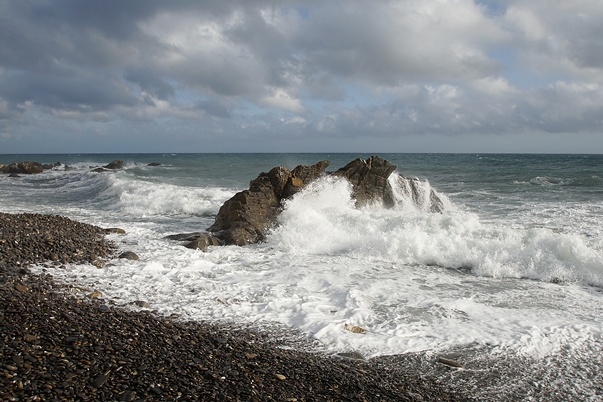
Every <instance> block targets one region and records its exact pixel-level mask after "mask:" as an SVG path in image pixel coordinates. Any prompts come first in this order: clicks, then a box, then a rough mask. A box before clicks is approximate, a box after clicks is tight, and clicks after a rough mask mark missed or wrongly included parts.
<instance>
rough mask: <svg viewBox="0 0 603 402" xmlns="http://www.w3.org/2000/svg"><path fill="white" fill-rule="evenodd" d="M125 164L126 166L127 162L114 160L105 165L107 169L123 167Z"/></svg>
mask: <svg viewBox="0 0 603 402" xmlns="http://www.w3.org/2000/svg"><path fill="white" fill-rule="evenodd" d="M125 166H126V164H125V163H124V161H121V160H114V161H113V162H111V163H109V164H108V165H105V166H103V167H104V168H105V169H111V170H115V169H123V168H124V167H125Z"/></svg>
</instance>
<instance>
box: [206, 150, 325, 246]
mask: <svg viewBox="0 0 603 402" xmlns="http://www.w3.org/2000/svg"><path fill="white" fill-rule="evenodd" d="M327 166H329V162H328V161H321V162H319V163H317V164H315V165H312V166H298V167H296V168H295V169H294V170H293V171H289V170H288V169H287V168H284V167H276V168H273V169H272V170H270V172H268V173H260V175H259V176H258V177H257V178H256V179H254V180H252V181H251V183H250V184H249V189H248V190H244V191H241V192H239V193H237V194H235V195H234V196H233V197H232V198H231V199H229V200H228V201H226V202H225V203H224V204H223V205H222V207H221V208H220V210H219V211H218V215H217V216H216V220H215V222H214V224H213V225H212V226H211V227H210V228H209V229H208V230H209V231H210V232H211V233H212V235H214V236H215V237H216V238H218V239H220V240H222V242H223V243H224V244H234V245H238V246H242V245H245V244H250V243H257V242H259V241H262V240H263V239H264V236H265V235H266V232H267V231H268V230H269V229H270V228H271V227H272V226H273V225H274V223H275V221H276V217H277V215H278V213H279V212H280V210H281V207H282V201H283V200H284V199H286V198H288V197H290V196H291V195H293V194H295V193H296V192H297V191H299V189H301V188H302V187H304V186H305V185H307V184H308V183H310V182H311V181H312V180H315V179H316V178H317V177H319V176H320V175H321V174H323V173H324V171H325V169H326V168H327Z"/></svg>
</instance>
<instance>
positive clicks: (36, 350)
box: [0, 213, 471, 401]
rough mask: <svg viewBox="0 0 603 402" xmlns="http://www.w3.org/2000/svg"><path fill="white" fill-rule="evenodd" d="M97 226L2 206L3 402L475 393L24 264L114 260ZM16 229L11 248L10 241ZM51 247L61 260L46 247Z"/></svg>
mask: <svg viewBox="0 0 603 402" xmlns="http://www.w3.org/2000/svg"><path fill="white" fill-rule="evenodd" d="M59 226H60V227H59ZM49 232H52V233H51V234H52V236H50V237H49V236H48V234H49ZM102 233H104V230H103V229H100V228H97V227H94V226H91V225H86V224H82V223H79V222H75V221H71V220H69V219H67V218H63V217H60V216H54V215H38V214H18V215H12V214H4V213H0V244H2V245H3V247H2V252H1V253H0V322H1V324H0V329H1V332H2V334H3V336H2V338H1V339H0V342H1V346H2V356H1V359H2V368H1V370H0V378H1V382H0V397H1V398H2V399H3V400H54V399H56V400H121V401H134V400H143V401H144V400H147V401H151V400H242V401H247V400H251V401H265V400H288V401H304V400H336V401H339V400H356V401H363V400H366V401H389V400H391V401H421V400H425V401H465V400H471V398H470V397H469V396H467V395H463V394H462V393H460V392H459V393H456V392H454V390H451V389H448V388H446V386H445V385H444V384H440V383H438V382H436V381H435V380H433V379H427V378H424V377H423V376H422V375H421V371H420V370H419V368H418V367H412V366H410V367H409V366H404V365H395V364H390V365H388V364H384V363H383V361H381V360H382V359H371V360H353V359H344V358H339V357H333V356H327V355H322V354H319V353H312V352H307V351H301V350H297V349H292V348H282V347H280V346H281V345H280V344H278V342H277V341H275V339H273V338H271V337H270V335H268V334H265V333H262V332H260V331H254V330H241V329H233V328H227V327H225V326H220V325H216V324H212V323H197V322H180V321H177V320H171V319H169V318H165V317H159V316H156V315H154V314H152V313H150V312H138V311H128V310H125V309H121V308H117V307H115V306H113V305H112V304H111V302H110V300H104V299H102V295H97V297H96V298H91V297H89V296H90V294H88V296H84V297H82V296H79V297H78V296H76V295H74V294H73V293H72V291H73V290H74V289H73V287H69V286H67V285H62V284H59V283H57V282H55V281H54V280H53V278H52V277H51V276H50V275H48V274H44V273H42V274H35V273H33V272H32V271H30V270H29V269H28V268H27V266H28V265H30V264H41V263H43V262H44V263H51V262H50V260H55V264H66V263H74V262H81V261H89V262H93V261H96V260H97V259H99V258H101V259H102V258H109V257H111V256H112V253H113V251H114V249H113V247H111V245H110V244H109V243H108V242H107V241H106V240H105V239H104V237H103V236H102V235H99V234H102ZM14 236H19V239H18V241H19V242H20V243H19V245H18V247H16V246H15V247H12V246H11V247H8V246H7V245H8V244H14V242H15V238H14ZM10 242H13V243H10ZM51 246H52V247H51ZM55 246H56V247H58V248H57V250H58V252H60V255H56V256H54V255H53V254H48V255H47V254H46V253H44V252H42V251H44V250H51V251H52V250H55V249H54V248H53V247H55ZM14 249H18V250H20V251H19V253H18V254H15V253H13V252H11V250H14ZM53 252H55V253H56V252H57V251H53ZM15 255H17V257H18V258H16V257H15ZM49 256H50V257H49ZM55 257H56V258H55ZM75 290H76V293H77V289H75ZM79 293H80V294H81V293H82V292H81V291H80V292H79ZM385 361H387V360H385Z"/></svg>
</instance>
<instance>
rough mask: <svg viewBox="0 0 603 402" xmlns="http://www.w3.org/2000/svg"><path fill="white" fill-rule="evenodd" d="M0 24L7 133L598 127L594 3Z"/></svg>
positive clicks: (96, 11)
mask: <svg viewBox="0 0 603 402" xmlns="http://www.w3.org/2000/svg"><path fill="white" fill-rule="evenodd" d="M0 15H1V16H0V19H1V20H0V22H1V23H0V121H1V123H0V138H4V139H6V138H15V137H16V136H21V137H23V138H28V136H29V135H30V133H33V132H39V131H40V130H41V127H39V126H37V124H39V123H36V122H41V121H45V123H46V127H54V126H57V127H58V126H62V123H60V122H64V123H65V122H69V121H71V122H72V123H73V125H74V126H73V127H74V132H77V128H76V126H77V124H83V123H86V122H87V123H88V124H92V125H95V124H97V123H98V124H101V123H102V124H106V122H107V121H111V122H112V127H113V129H114V130H115V132H117V131H120V130H119V129H118V127H120V125H123V126H124V127H125V126H128V127H130V128H131V127H137V126H138V125H139V124H142V123H143V122H146V123H149V122H153V123H154V124H161V123H160V121H161V118H168V119H169V120H170V121H171V126H170V128H173V127H180V128H181V130H183V132H182V134H181V135H183V136H187V138H195V135H193V134H192V133H198V132H204V133H211V132H215V133H219V134H220V136H227V137H229V138H242V139H245V138H254V139H255V140H257V139H258V138H265V139H266V141H268V139H269V138H272V139H273V140H274V139H278V140H279V141H284V139H283V138H287V137H288V138H291V139H292V140H293V139H295V141H298V140H299V141H302V139H303V138H314V139H318V138H320V139H321V141H322V140H324V139H328V138H332V139H333V144H336V143H337V141H338V140H339V139H341V138H362V137H371V136H373V137H374V136H379V137H382V138H397V137H403V136H408V135H431V134H442V135H459V136H461V135H463V134H467V133H472V134H480V133H482V134H487V133H498V134H501V135H503V134H513V133H518V132H522V131H523V132H549V133H562V132H567V133H572V132H581V131H582V132H597V131H601V130H602V129H603V123H602V122H601V117H600V115H601V111H602V109H603V89H602V88H603V71H602V69H603V56H602V55H603V48H602V46H603V45H602V44H601V41H600V40H599V39H600V38H601V36H602V35H603V28H602V27H601V24H600V21H601V19H602V18H603V4H600V2H597V1H594V0H592V1H583V2H556V3H555V5H554V6H551V3H550V2H549V1H547V0H534V1H531V2H523V1H519V0H517V1H515V0H513V1H508V2H502V1H497V0H480V1H476V2H474V1H470V0H460V1H435V0H410V1H404V2H391V1H385V0H377V1H368V0H360V1H355V2H344V1H333V2H319V1H294V0H291V1H280V2H275V1H267V0H247V1H243V0H238V1H229V2H225V1H218V0H212V1H210V0H207V1H201V2H200V1H192V0H190V1H178V2H164V1H158V0H144V1H143V0H131V1H127V2H123V1H117V0H103V1H100V0H90V1H85V2H82V1H79V0H58V1H54V2H52V3H47V2H44V1H37V0H25V1H16V0H12V1H11V0H9V1H5V2H3V3H1V4H0ZM34 114H35V115H36V116H37V118H36V119H33V118H31V117H32V116H33V115H34ZM175 121H178V122H180V123H179V124H174V122H175ZM130 122H132V123H133V124H134V126H130ZM97 128H98V127H97ZM141 130H143V131H144V129H142V128H141ZM187 130H188V131H187ZM82 131H84V130H82ZM92 131H94V130H92ZM147 131H148V130H147ZM184 131H187V132H186V133H185V132H184ZM283 133H286V136H285V137H283ZM107 135H111V134H110V133H108V134H107ZM132 135H133V136H134V134H132ZM190 136H192V137H190ZM4 141H6V140H4ZM369 142H370V141H369ZM225 143H226V144H227V143H228V141H226V142H225ZM4 144H6V142H5V143H4Z"/></svg>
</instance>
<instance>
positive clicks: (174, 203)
mask: <svg viewBox="0 0 603 402" xmlns="http://www.w3.org/2000/svg"><path fill="white" fill-rule="evenodd" d="M358 156H361V157H365V158H366V157H368V156H369V155H344V154H334V155H324V154H266V155H259V154H211V155H203V154H184V155H174V154H153V155H141V154H134V155H35V156H33V155H32V156H21V155H14V156H13V155H0V163H9V162H14V161H20V160H25V159H32V160H38V161H41V162H54V161H57V160H59V161H61V162H62V163H63V164H64V165H62V166H60V167H58V168H55V169H53V170H50V171H46V172H44V173H42V174H39V175H33V176H22V177H20V178H11V177H8V176H6V175H4V176H2V177H0V210H1V211H2V212H10V213H17V212H38V213H52V214H60V215H64V216H68V217H70V218H72V219H76V220H79V221H83V222H86V223H91V224H95V225H99V226H102V227H120V228H123V229H124V230H125V231H126V233H127V234H126V235H117V234H114V235H110V236H109V238H110V239H111V240H113V241H114V242H115V243H116V245H117V246H118V248H119V250H121V251H133V252H135V253H136V254H138V255H139V256H140V260H138V261H130V260H120V259H114V260H112V261H110V262H109V263H108V264H107V265H106V266H105V267H104V268H103V269H98V268H96V267H94V266H92V265H71V266H68V267H67V268H66V269H60V268H56V269H48V268H42V267H39V268H38V269H40V270H42V269H46V270H47V271H49V272H50V273H51V274H52V275H54V276H55V277H56V278H58V279H59V280H61V281H64V282H68V283H75V284H77V285H78V286H81V287H87V288H90V289H96V290H99V291H101V292H102V293H103V295H104V297H106V298H108V299H111V300H113V301H114V302H115V303H117V304H118V305H122V306H124V308H135V307H132V302H133V301H137V300H144V301H146V302H148V303H149V305H150V306H151V307H150V308H151V309H152V310H153V311H156V312H157V313H158V314H161V315H166V316H177V317H179V318H180V319H185V320H199V321H212V322H223V323H228V324H236V325H243V326H252V327H254V328H266V329H267V330H270V328H288V329H291V330H294V331H297V332H299V333H301V334H303V335H304V336H306V337H308V338H310V339H312V340H313V341H314V342H315V345H316V348H317V349H318V350H321V351H326V352H327V353H340V352H351V351H354V352H359V353H361V354H362V355H364V356H365V357H367V358H371V357H379V356H388V355H406V356H414V355H415V354H417V353H419V354H422V355H434V356H436V355H446V354H447V355H449V356H454V357H455V358H456V359H458V360H459V361H462V362H464V363H468V366H472V367H473V370H481V371H488V370H490V371H492V370H493V369H494V368H495V369H496V370H494V371H496V373H497V375H492V378H490V380H489V383H488V384H489V385H486V386H484V385H483V384H482V385H480V387H481V388H480V390H479V391H475V392H476V393H477V395H478V396H481V397H482V399H483V400H488V399H491V400H496V398H494V397H492V395H498V396H501V395H507V397H505V398H508V399H509V400H513V399H514V398H513V396H517V395H524V397H523V398H524V399H526V400H529V395H530V390H529V388H530V387H538V386H543V384H545V383H546V384H548V385H547V386H551V387H553V389H555V390H557V392H558V393H559V395H561V396H560V397H559V398H561V399H558V400H562V399H564V398H571V399H574V398H577V399H580V400H600V398H601V392H602V389H601V385H600V384H601V382H602V381H601V379H602V378H601V374H600V373H599V371H600V364H601V363H603V362H602V358H601V350H602V348H603V303H602V301H603V236H602V227H603V225H602V224H603V157H601V156H598V155H590V156H584V155H581V156H570V155H557V156H555V155H430V154H425V155H405V154H392V155H380V156H382V157H384V158H385V159H388V160H389V161H391V162H393V163H395V164H396V165H397V166H398V172H399V173H401V174H404V175H405V176H408V177H417V180H419V183H420V186H419V187H420V188H421V189H422V194H423V195H424V196H423V197H421V196H420V195H419V197H418V199H417V197H416V195H415V199H414V200H413V199H412V198H413V195H412V194H411V192H410V191H409V190H408V188H405V186H404V184H403V183H400V182H398V181H395V180H391V182H390V183H391V184H392V186H393V188H394V190H395V194H396V198H397V204H396V206H395V207H394V208H391V209H385V208H383V207H381V206H377V205H373V206H368V207H363V208H357V207H356V206H355V203H354V200H353V199H352V198H351V195H350V186H349V184H348V183H347V182H346V181H345V180H343V179H335V178H332V177H330V178H324V179H320V180H318V181H316V182H314V183H312V184H311V185H309V186H307V188H305V189H304V190H303V191H302V192H300V193H298V194H296V195H295V196H294V197H292V198H291V199H290V200H288V201H287V202H286V205H285V208H284V210H283V211H282V213H281V214H280V216H279V219H278V224H277V225H276V226H275V227H274V228H273V229H272V230H271V232H270V233H269V235H268V236H267V238H266V240H265V241H264V242H262V243H260V244H255V245H249V246H245V247H237V246H225V247H213V248H210V249H209V250H208V251H207V252H202V251H200V250H190V249H187V248H185V247H183V245H182V244H181V243H178V242H175V241H170V240H167V239H166V238H165V237H166V236H167V235H171V234H174V233H185V232H192V231H202V230H205V229H206V228H207V227H209V226H210V225H211V224H212V223H213V219H214V217H215V215H216V213H217V211H218V209H219V207H220V206H221V205H222V204H223V203H224V201H226V200H227V199H229V198H230V197H231V196H232V195H234V194H235V193H236V192H237V191H241V190H243V189H246V188H247V187H248V184H249V181H250V180H252V179H254V178H255V177H256V176H257V175H258V174H259V173H260V172H261V171H268V170H269V169H270V168H272V167H273V166H277V165H284V166H286V167H289V168H293V167H295V166H296V165H297V164H312V163H315V162H317V161H319V160H322V159H329V160H331V161H332V162H331V167H332V168H333V169H337V168H339V167H341V166H343V165H345V164H346V163H347V162H349V161H351V160H352V159H354V158H355V157H358ZM114 159H123V160H125V161H126V162H127V164H126V168H125V169H123V170H119V171H111V172H105V173H100V174H99V173H94V172H92V171H91V170H92V169H93V168H95V167H98V166H102V165H103V164H106V163H108V162H110V161H112V160H114ZM149 162H158V163H160V165H159V166H148V163H149ZM65 165H67V166H65ZM432 188H433V189H435V191H436V192H437V193H438V195H439V196H440V198H441V199H443V200H444V211H443V212H442V213H433V212H430V208H429V197H428V194H429V191H430V190H431V189H432ZM345 324H349V325H353V326H357V327H360V328H362V329H364V330H366V332H365V333H361V334H360V333H354V332H350V331H347V330H346V329H345V327H344V326H345ZM426 370H427V371H426V375H428V374H429V373H428V371H429V370H430V369H426ZM431 370H432V374H433V375H443V376H447V377H446V378H447V381H449V382H454V381H459V382H463V384H465V386H469V385H467V384H469V383H470V381H469V380H467V378H463V377H462V375H460V374H459V375H455V374H454V372H446V373H443V374H442V373H441V372H439V371H437V370H435V369H431ZM525 370H531V371H532V372H534V373H538V374H537V375H536V374H534V375H535V376H536V377H535V378H532V377H530V376H529V375H527V374H526V373H525V372H522V371H525ZM451 373H452V374H451ZM501 378H502V380H501ZM522 379H523V380H522ZM513 381H515V384H516V385H511V384H512V383H513ZM474 385H475V384H473V385H471V386H474ZM505 398H502V397H501V399H505ZM517 399H522V398H517Z"/></svg>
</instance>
